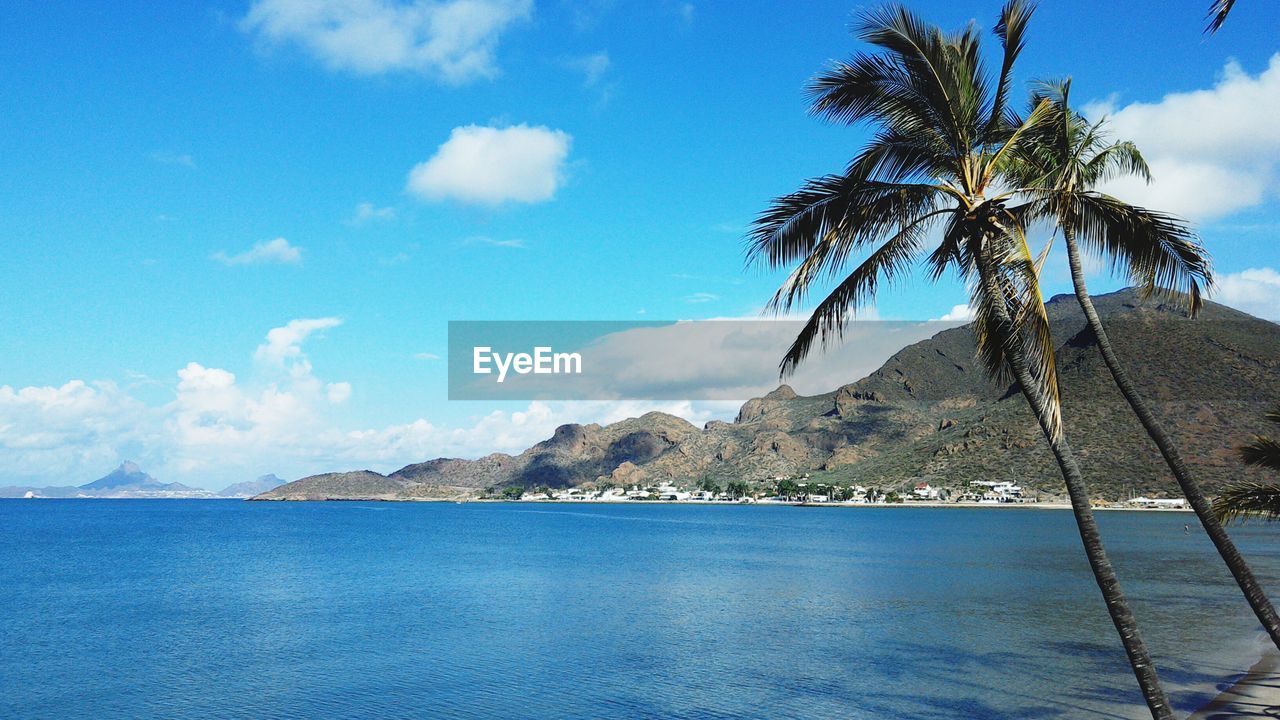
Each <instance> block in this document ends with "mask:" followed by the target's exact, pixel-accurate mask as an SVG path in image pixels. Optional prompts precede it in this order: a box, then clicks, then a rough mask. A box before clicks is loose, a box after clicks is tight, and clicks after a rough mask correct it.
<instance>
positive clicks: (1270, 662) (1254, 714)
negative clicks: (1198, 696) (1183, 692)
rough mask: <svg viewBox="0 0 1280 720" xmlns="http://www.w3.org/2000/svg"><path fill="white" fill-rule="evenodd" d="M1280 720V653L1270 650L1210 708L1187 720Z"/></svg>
mask: <svg viewBox="0 0 1280 720" xmlns="http://www.w3.org/2000/svg"><path fill="white" fill-rule="evenodd" d="M1227 718H1280V653H1277V652H1276V651H1275V650H1274V649H1272V650H1269V651H1268V652H1267V654H1266V655H1264V656H1263V658H1262V659H1261V660H1259V661H1258V662H1257V663H1256V664H1255V665H1254V666H1253V667H1252V668H1250V669H1249V671H1248V672H1247V673H1245V674H1243V675H1240V676H1238V677H1236V678H1235V683H1234V684H1233V685H1231V686H1230V687H1228V688H1227V689H1226V690H1223V691H1222V693H1221V694H1220V695H1218V697H1216V698H1214V699H1213V701H1212V702H1210V703H1209V704H1208V705H1206V706H1204V707H1202V708H1200V709H1199V710H1197V711H1195V712H1194V713H1192V714H1191V716H1190V718H1188V720H1227Z"/></svg>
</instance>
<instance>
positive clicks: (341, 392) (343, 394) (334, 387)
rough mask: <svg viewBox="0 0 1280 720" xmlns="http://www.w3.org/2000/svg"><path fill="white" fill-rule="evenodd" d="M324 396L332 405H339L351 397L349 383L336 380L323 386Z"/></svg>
mask: <svg viewBox="0 0 1280 720" xmlns="http://www.w3.org/2000/svg"><path fill="white" fill-rule="evenodd" d="M324 390H325V397H327V398H328V399H329V402H331V403H333V404H334V405H341V404H342V403H344V402H346V401H347V400H350V399H351V383H348V382H336V383H329V384H328V385H325V386H324Z"/></svg>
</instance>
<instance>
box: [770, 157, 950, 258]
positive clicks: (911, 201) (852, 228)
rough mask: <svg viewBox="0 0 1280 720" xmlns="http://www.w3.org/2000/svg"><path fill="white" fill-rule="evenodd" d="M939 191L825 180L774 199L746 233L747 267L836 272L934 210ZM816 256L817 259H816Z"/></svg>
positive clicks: (830, 177) (836, 178) (848, 179)
mask: <svg viewBox="0 0 1280 720" xmlns="http://www.w3.org/2000/svg"><path fill="white" fill-rule="evenodd" d="M938 198H939V191H938V189H937V188H936V187H933V186H929V185H921V184H913V183H883V182H877V181H867V180H864V179H861V178H859V177H857V176H856V175H850V174H845V175H826V176H823V177H820V178H816V179H813V180H810V181H808V182H806V183H805V184H804V186H803V187H801V188H800V190H797V191H796V192H794V193H791V194H789V195H784V196H782V197H779V198H776V199H775V200H774V201H773V202H772V203H771V204H770V206H769V207H768V208H767V209H766V210H765V211H764V212H762V213H761V214H760V215H759V216H758V217H757V218H756V220H755V222H754V223H753V225H752V228H751V230H750V232H749V234H748V248H747V262H748V264H753V263H761V264H764V265H766V266H767V267H771V268H781V267H789V266H790V265H791V264H792V263H796V262H804V263H806V264H808V265H809V270H808V271H807V277H808V278H810V279H812V278H816V277H818V276H819V275H820V272H821V271H822V270H823V269H824V268H833V267H837V266H838V265H839V264H841V263H843V262H844V261H845V259H847V258H848V256H849V254H850V253H852V252H853V251H855V250H857V249H858V248H859V247H861V246H863V245H865V244H867V243H870V242H873V241H875V240H876V239H878V238H881V237H883V236H884V235H885V234H886V233H889V232H894V231H896V228H898V227H901V226H902V225H904V224H906V223H909V222H911V221H912V220H914V219H916V218H918V217H920V216H921V215H925V214H927V213H929V212H931V211H932V210H934V209H935V205H936V203H937V202H938ZM815 256H816V257H815Z"/></svg>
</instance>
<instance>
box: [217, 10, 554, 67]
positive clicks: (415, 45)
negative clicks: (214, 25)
mask: <svg viewBox="0 0 1280 720" xmlns="http://www.w3.org/2000/svg"><path fill="white" fill-rule="evenodd" d="M532 12H533V1H532V0H415V1H413V2H396V1H393V0H256V1H255V2H254V3H253V5H252V6H251V7H250V8H249V13H248V14H247V15H246V16H245V18H244V20H243V21H242V23H241V27H242V28H243V29H244V30H246V31H247V32H251V33H254V34H255V35H256V36H257V37H258V39H259V40H260V41H262V42H264V43H267V44H293V45H297V46H300V47H302V48H303V49H305V50H306V51H307V52H309V53H310V54H311V55H312V56H314V57H315V58H316V59H318V60H319V61H320V62H322V63H323V64H324V65H325V66H326V67H328V68H329V69H331V70H339V71H346V72H351V73H355V74H357V75H377V74H380V73H386V72H390V71H411V72H419V73H424V74H428V75H433V76H436V77H439V78H440V79H442V80H443V81H445V82H447V83H451V84H461V83H466V82H469V81H471V80H475V79H478V78H487V77H493V76H494V75H496V74H497V72H498V69H497V65H496V62H495V57H494V54H495V50H496V48H497V45H498V40H499V38H500V37H501V35H502V33H503V32H505V31H506V30H507V29H508V28H509V27H510V26H511V25H512V24H513V23H515V22H517V21H520V20H526V19H528V18H529V17H530V15H531V14H532Z"/></svg>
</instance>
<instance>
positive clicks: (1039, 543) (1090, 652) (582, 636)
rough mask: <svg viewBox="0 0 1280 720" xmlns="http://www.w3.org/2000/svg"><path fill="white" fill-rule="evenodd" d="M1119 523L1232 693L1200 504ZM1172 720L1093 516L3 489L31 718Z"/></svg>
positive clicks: (1235, 647)
mask: <svg viewBox="0 0 1280 720" xmlns="http://www.w3.org/2000/svg"><path fill="white" fill-rule="evenodd" d="M1099 522H1100V524H1101V527H1102V531H1103V536H1104V539H1105V541H1106V543H1107V547H1108V550H1109V552H1110V554H1111V557H1112V560H1113V562H1114V563H1115V565H1116V568H1117V571H1118V573H1119V576H1120V579H1121V581H1122V583H1123V586H1124V589H1125V591H1126V592H1127V594H1128V595H1129V598H1130V600H1131V602H1132V605H1133V607H1134V609H1135V613H1136V615H1137V617H1138V620H1139V622H1140V623H1141V627H1142V631H1143V634H1144V637H1145V640H1146V642H1147V645H1148V646H1149V648H1150V650H1151V652H1152V654H1153V656H1154V657H1155V659H1156V662H1157V664H1158V666H1159V669H1160V673H1161V677H1162V679H1163V680H1164V683H1165V685H1166V687H1167V689H1168V690H1169V691H1170V694H1171V696H1172V699H1173V702H1174V705H1175V706H1176V708H1178V709H1179V710H1180V711H1182V712H1184V713H1185V712H1186V711H1189V710H1192V709H1194V708H1196V707H1199V706H1201V705H1203V704H1204V703H1206V702H1208V701H1209V700H1210V699H1211V698H1212V697H1213V696H1214V695H1215V694H1216V693H1217V692H1218V690H1220V689H1221V688H1223V687H1225V686H1226V685H1227V684H1228V683H1230V681H1231V679H1232V678H1233V676H1235V675H1238V674H1239V673H1240V672H1242V671H1245V670H1247V669H1248V668H1249V667H1250V666H1251V665H1252V664H1253V663H1254V662H1255V661H1256V660H1257V659H1258V658H1259V656H1260V653H1261V651H1262V648H1263V645H1262V644H1261V643H1260V629H1259V627H1258V625H1257V622H1256V620H1254V619H1253V617H1252V616H1251V615H1250V612H1249V609H1248V607H1247V606H1246V605H1245V603H1244V601H1243V599H1242V598H1241V596H1240V594H1239V592H1238V590H1237V589H1236V588H1235V586H1234V585H1233V584H1232V581H1231V579H1230V576H1229V575H1228V573H1227V571H1226V570H1225V568H1223V567H1222V565H1221V563H1220V562H1219V561H1218V559H1217V556H1216V555H1215V554H1214V552H1213V549H1212V547H1211V545H1210V544H1209V542H1208V540H1207V538H1206V537H1205V535H1204V533H1203V532H1202V531H1201V530H1200V529H1199V527H1198V525H1197V523H1196V519H1195V517H1194V516H1193V515H1190V514H1187V513H1178V512H1105V513H1099ZM1233 534H1234V537H1235V538H1236V539H1237V541H1238V543H1239V545H1240V546H1241V549H1242V550H1243V552H1244V553H1245V555H1246V556H1247V557H1248V559H1249V560H1250V561H1251V562H1252V565H1253V567H1254V569H1255V571H1256V572H1257V574H1258V575H1259V577H1260V579H1261V580H1262V582H1263V583H1264V585H1265V586H1266V587H1268V588H1270V589H1271V591H1272V592H1273V594H1280V525H1268V524H1262V523H1258V524H1251V525H1244V526H1241V527H1237V528H1235V529H1234V533H1233ZM1145 714H1146V711H1145V709H1144V708H1143V706H1142V704H1141V697H1140V696H1139V694H1138V692H1137V688H1136V685H1135V683H1134V679H1133V676H1132V674H1131V673H1130V671H1129V668H1128V665H1127V664H1126V662H1125V658H1124V655H1123V652H1122V651H1121V647H1120V644H1119V641H1118V639H1117V637H1116V634H1115V631H1114V629H1113V628H1112V626H1111V624H1110V622H1109V620H1108V617H1107V614H1106V612H1105V609H1104V607H1103V604H1102V601H1101V598H1100V596H1099V593H1098V589H1097V586H1096V585H1095V584H1094V582H1093V579H1092V576H1091V575H1090V573H1089V570H1088V566H1087V564H1086V562H1085V557H1084V554H1083V551H1082V549H1081V546H1080V541H1079V537H1078V536H1077V534H1076V530H1075V524H1074V519H1073V516H1072V514H1071V513H1070V512H1069V511H1064V510H1047V509H1027V508H1017V509H1011V508H964V509H960V508H903V507H891V508H808V507H768V506H694V505H657V504H654V505H651V504H638V505H588V504H551V503H544V504H537V503H534V504H522V503H466V504H452V503H372V502H370V503H365V502H327V503H262V502H242V501H230V500H223V501H217V500H207V501H206V500H0V717H3V718H57V719H63V718H92V719H93V720H115V719H117V718H119V719H124V718H130V719H132V718H172V719H177V720H185V719H187V718H246V719H249V718H252V719H254V720H259V719H269V718H280V719H282V720H283V719H290V718H323V719H326V720H328V719H331V718H352V719H355V718H360V719H379V718H557V719H558V718H584V719H585V718H593V719H594V718H688V719H695V718H696V719H704V718H705V719H708V720H710V719H715V718H797V719H800V718H806V719H807V718H842V719H848V718H977V719H993V720H994V719H1009V720H1013V719H1014V718H1017V719H1018V720H1027V719H1029V718H1081V717H1089V718H1141V717H1143V716H1144V715H1145Z"/></svg>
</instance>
